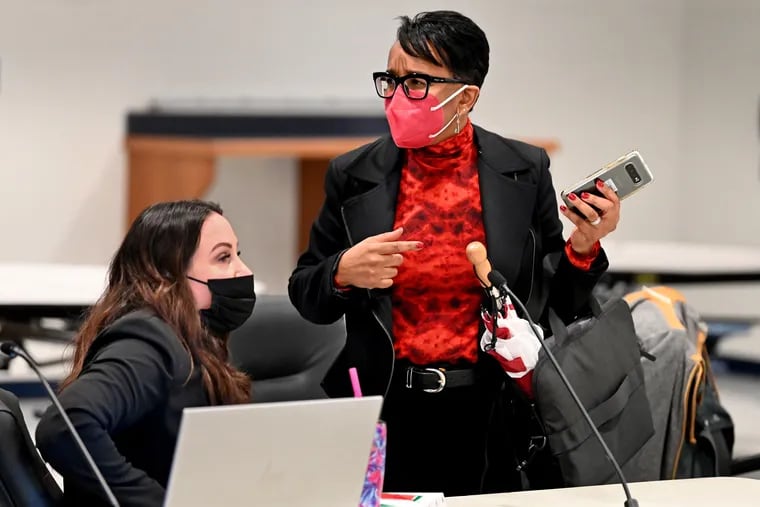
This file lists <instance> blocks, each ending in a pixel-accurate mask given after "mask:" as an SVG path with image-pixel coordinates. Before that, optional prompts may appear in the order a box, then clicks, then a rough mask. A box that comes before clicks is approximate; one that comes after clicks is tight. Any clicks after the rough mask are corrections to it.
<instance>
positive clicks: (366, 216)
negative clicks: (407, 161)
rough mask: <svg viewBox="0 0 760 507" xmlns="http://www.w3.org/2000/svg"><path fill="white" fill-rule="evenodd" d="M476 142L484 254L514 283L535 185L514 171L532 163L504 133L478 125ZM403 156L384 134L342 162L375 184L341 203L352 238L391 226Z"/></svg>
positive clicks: (526, 237) (374, 233)
mask: <svg viewBox="0 0 760 507" xmlns="http://www.w3.org/2000/svg"><path fill="white" fill-rule="evenodd" d="M475 142H476V143H477V145H478V175H479V181H480V195H481V205H482V208H483V226H484V229H485V234H486V246H487V249H488V256H489V258H490V260H491V263H492V265H493V267H494V268H495V269H498V270H499V271H500V272H501V273H502V274H503V275H504V276H505V277H506V278H507V281H508V282H509V283H510V284H512V285H513V284H514V283H515V282H516V278H517V276H518V274H519V271H520V264H521V262H520V261H521V256H522V252H523V250H524V248H525V246H526V241H533V242H534V243H535V238H530V237H529V234H530V233H529V229H530V225H531V220H532V218H533V216H532V215H533V209H534V205H535V199H536V193H537V192H536V186H535V185H532V184H528V183H525V182H522V181H518V180H517V178H516V175H515V173H517V172H520V171H524V170H527V169H530V168H531V163H530V162H529V161H528V160H526V159H525V158H523V157H522V156H521V155H520V154H519V153H518V152H517V151H515V150H514V149H513V148H512V147H511V146H510V145H509V144H508V143H507V142H506V141H505V140H504V138H502V137H500V136H498V135H496V134H493V133H491V132H488V131H487V130H484V129H482V128H480V127H477V126H475ZM403 162H404V152H403V150H401V149H399V148H398V147H396V145H395V144H394V143H393V140H392V139H391V137H390V136H385V137H382V138H380V139H378V140H377V141H375V143H373V145H371V146H370V147H368V148H367V150H366V151H364V152H363V153H362V154H360V155H359V156H357V157H356V159H354V160H353V161H352V162H351V163H350V164H349V165H348V166H347V167H346V172H347V173H348V174H350V175H351V176H352V177H354V178H358V179H361V180H364V181H367V182H371V183H376V184H377V185H378V186H377V187H375V188H373V189H372V190H370V191H368V192H365V193H364V194H360V195H358V196H355V197H354V198H351V199H349V201H347V202H345V203H344V217H345V220H346V226H347V228H348V230H349V232H350V234H351V240H352V242H353V243H357V242H359V241H361V240H362V239H364V238H366V237H368V236H373V235H376V234H380V233H382V232H386V231H390V230H391V229H392V228H393V222H394V219H395V211H396V198H397V196H398V185H399V182H400V179H401V178H400V174H401V168H402V167H403ZM462 255H464V252H462Z"/></svg>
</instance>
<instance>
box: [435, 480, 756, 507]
mask: <svg viewBox="0 0 760 507" xmlns="http://www.w3.org/2000/svg"><path fill="white" fill-rule="evenodd" d="M629 487H630V490H631V496H633V497H634V498H635V499H636V500H638V502H639V506H640V507H716V506H730V507H757V506H758V505H760V480H757V479H744V478H738V477H714V478H705V479H682V480H676V481H657V482H639V483H632V484H630V485H629ZM624 502H625V494H624V493H623V488H622V486H620V485H619V484H608V485H604V486H589V487H584V488H565V489H548V490H543V491H522V492H519V493H502V494H496V495H478V496H463V497H452V498H447V499H446V507H541V506H545V505H546V506H550V505H552V506H553V505H557V506H562V507H601V506H604V507H614V506H618V507H622V506H623V503H624Z"/></svg>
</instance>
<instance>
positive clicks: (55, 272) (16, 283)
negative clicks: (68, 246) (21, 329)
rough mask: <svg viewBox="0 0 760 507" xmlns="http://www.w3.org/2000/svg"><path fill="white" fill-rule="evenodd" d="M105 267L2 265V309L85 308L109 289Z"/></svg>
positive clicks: (48, 264) (0, 300)
mask: <svg viewBox="0 0 760 507" xmlns="http://www.w3.org/2000/svg"><path fill="white" fill-rule="evenodd" d="M107 270H108V268H107V267H106V266H98V265H77V264H50V263H39V264H28V263H1V264H0V280H2V283H0V306H69V307H85V306H89V305H91V304H93V303H94V302H95V301H97V299H98V298H99V297H100V295H101V293H102V292H103V289H104V288H105V286H106V273H107Z"/></svg>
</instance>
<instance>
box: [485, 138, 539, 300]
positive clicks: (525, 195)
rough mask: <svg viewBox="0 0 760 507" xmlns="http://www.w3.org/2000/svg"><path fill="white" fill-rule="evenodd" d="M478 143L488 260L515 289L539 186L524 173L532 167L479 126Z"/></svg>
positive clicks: (500, 139)
mask: <svg viewBox="0 0 760 507" xmlns="http://www.w3.org/2000/svg"><path fill="white" fill-rule="evenodd" d="M475 140H476V142H477V143H478V148H479V154H478V177H479V179H480V200H481V205H482V207H483V225H484V228H485V233H486V247H487V249H488V258H489V260H490V261H491V265H492V266H493V268H494V269H497V270H498V271H499V272H501V274H503V275H504V277H505V278H506V279H507V281H508V282H509V284H510V285H511V286H514V284H515V283H516V281H517V277H518V275H519V272H520V265H521V260H522V253H523V250H524V248H525V244H526V241H527V240H528V234H529V233H528V231H529V229H530V226H531V221H532V210H533V209H534V204H535V200H536V193H537V185H536V183H535V182H531V181H529V180H527V179H526V178H525V177H524V176H523V177H522V178H519V177H518V175H519V173H521V172H524V171H527V170H529V169H530V168H531V166H532V164H531V163H530V162H529V161H527V160H525V159H524V158H522V157H520V156H519V155H518V154H517V152H515V151H514V150H512V149H511V148H510V147H509V145H507V144H506V143H505V142H504V140H503V139H502V138H500V137H498V136H496V135H495V134H492V133H490V132H488V131H485V130H483V129H481V128H480V127H475Z"/></svg>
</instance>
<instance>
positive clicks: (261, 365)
mask: <svg viewBox="0 0 760 507" xmlns="http://www.w3.org/2000/svg"><path fill="white" fill-rule="evenodd" d="M345 341H346V331H345V326H344V324H343V321H342V320H341V321H338V322H336V323H335V324H330V325H318V324H312V323H311V322H308V321H307V320H305V319H304V318H303V317H301V316H300V315H299V313H298V312H297V311H296V309H295V308H294V307H293V305H292V304H291V303H290V300H289V299H288V297H287V296H277V295H261V296H259V297H258V299H257V301H256V307H255V309H254V311H253V315H251V318H250V319H248V322H246V323H245V324H244V325H243V326H241V327H240V328H239V329H237V330H235V331H233V332H232V333H231V334H230V340H229V350H230V361H231V362H232V363H233V364H234V365H235V366H236V367H238V368H239V369H241V370H242V371H244V372H246V373H248V374H249V375H250V376H251V379H252V380H253V388H252V399H253V402H254V403H261V402H274V401H293V400H310V399H319V398H325V397H326V395H325V392H324V390H323V389H322V387H321V386H320V383H321V382H322V379H323V378H324V376H325V373H327V370H328V369H329V368H330V366H331V365H332V363H333V361H335V358H336V357H337V356H338V354H339V353H340V351H341V349H342V348H343V344H344V343H345Z"/></svg>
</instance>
